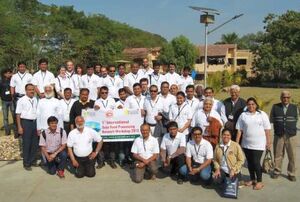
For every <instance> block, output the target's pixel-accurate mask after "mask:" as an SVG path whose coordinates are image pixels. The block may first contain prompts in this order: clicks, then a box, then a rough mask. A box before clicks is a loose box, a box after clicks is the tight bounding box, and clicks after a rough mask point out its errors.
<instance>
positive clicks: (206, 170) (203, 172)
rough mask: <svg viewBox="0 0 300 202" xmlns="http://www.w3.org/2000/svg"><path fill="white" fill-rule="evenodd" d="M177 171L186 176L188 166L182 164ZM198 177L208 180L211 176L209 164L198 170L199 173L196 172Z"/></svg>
mask: <svg viewBox="0 0 300 202" xmlns="http://www.w3.org/2000/svg"><path fill="white" fill-rule="evenodd" d="M179 173H180V174H181V175H183V176H188V175H189V170H188V167H187V166H186V165H183V166H181V167H180V169H179ZM198 175H199V177H200V178H201V180H204V181H208V180H210V178H211V166H210V165H209V166H207V167H205V168H204V169H202V170H201V171H200V173H198Z"/></svg>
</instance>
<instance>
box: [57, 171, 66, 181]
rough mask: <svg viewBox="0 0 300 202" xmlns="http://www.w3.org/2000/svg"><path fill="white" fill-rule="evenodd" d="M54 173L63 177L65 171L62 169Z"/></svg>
mask: <svg viewBox="0 0 300 202" xmlns="http://www.w3.org/2000/svg"><path fill="white" fill-rule="evenodd" d="M56 174H57V176H58V177H59V178H60V179H62V178H65V172H64V171H63V170H58V171H57V173H56Z"/></svg>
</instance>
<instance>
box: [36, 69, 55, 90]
mask: <svg viewBox="0 0 300 202" xmlns="http://www.w3.org/2000/svg"><path fill="white" fill-rule="evenodd" d="M54 78H55V77H54V74H53V73H52V72H49V71H48V70H46V71H45V72H42V71H41V70H39V71H38V72H36V73H35V74H34V75H33V80H32V84H33V85H35V86H37V88H38V89H39V91H40V93H44V87H45V86H46V85H49V84H53V83H54Z"/></svg>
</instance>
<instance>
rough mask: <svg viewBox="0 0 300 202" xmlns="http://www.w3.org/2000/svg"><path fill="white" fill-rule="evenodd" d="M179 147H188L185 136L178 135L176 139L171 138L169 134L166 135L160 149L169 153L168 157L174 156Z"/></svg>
mask: <svg viewBox="0 0 300 202" xmlns="http://www.w3.org/2000/svg"><path fill="white" fill-rule="evenodd" d="M179 147H186V139H185V135H184V134H182V133H179V132H178V133H177V134H176V136H175V138H171V135H170V134H169V133H166V134H165V135H164V137H163V139H162V141H161V144H160V148H161V149H163V150H166V151H167V155H168V156H171V155H173V154H174V153H175V152H176V151H177V149H178V148H179Z"/></svg>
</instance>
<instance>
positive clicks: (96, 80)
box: [81, 66, 103, 101]
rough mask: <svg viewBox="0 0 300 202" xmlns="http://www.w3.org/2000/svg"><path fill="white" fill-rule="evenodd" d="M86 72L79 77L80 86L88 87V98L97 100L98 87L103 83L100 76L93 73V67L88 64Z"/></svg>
mask: <svg viewBox="0 0 300 202" xmlns="http://www.w3.org/2000/svg"><path fill="white" fill-rule="evenodd" d="M86 69H87V71H86V74H85V75H83V76H82V77H81V82H82V88H87V89H89V91H90V93H89V99H90V100H93V101H95V100H97V98H98V92H99V88H100V87H101V86H102V85H103V83H102V81H103V80H102V78H100V77H99V76H97V75H96V74H94V67H93V66H88V67H87V68H86Z"/></svg>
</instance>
